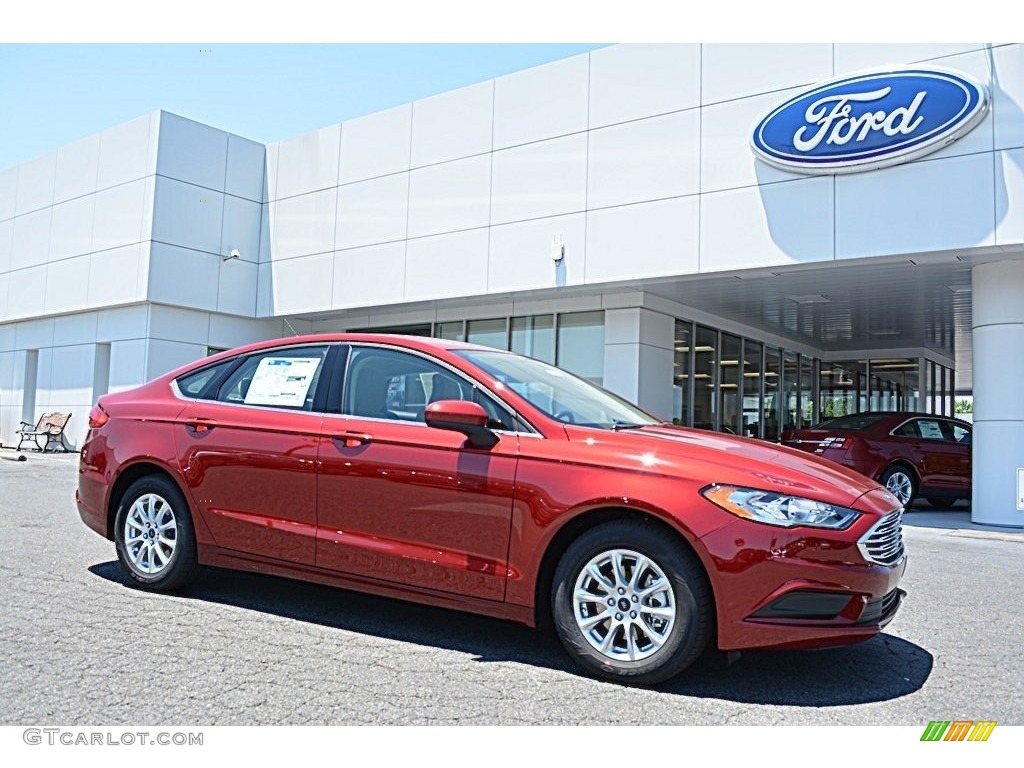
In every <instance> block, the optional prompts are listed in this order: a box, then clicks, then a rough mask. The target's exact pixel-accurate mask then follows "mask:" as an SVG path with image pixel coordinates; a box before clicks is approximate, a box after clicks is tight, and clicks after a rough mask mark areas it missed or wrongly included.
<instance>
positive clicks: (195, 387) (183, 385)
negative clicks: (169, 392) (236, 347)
mask: <svg viewBox="0 0 1024 768" xmlns="http://www.w3.org/2000/svg"><path fill="white" fill-rule="evenodd" d="M234 362H235V361H234V359H231V360H224V361H222V362H219V363H217V364H216V365H211V366H210V367H208V368H203V369H202V370H199V371H194V372H193V373H187V374H185V375H184V376H180V377H179V378H177V379H175V381H176V382H177V384H178V389H179V390H180V391H181V394H183V395H184V396H185V397H200V396H201V395H202V394H203V390H204V389H206V387H207V385H208V384H209V383H210V382H212V381H213V380H214V379H215V378H217V376H219V375H220V374H221V372H222V371H225V370H227V369H228V368H229V367H230V366H232V365H234Z"/></svg>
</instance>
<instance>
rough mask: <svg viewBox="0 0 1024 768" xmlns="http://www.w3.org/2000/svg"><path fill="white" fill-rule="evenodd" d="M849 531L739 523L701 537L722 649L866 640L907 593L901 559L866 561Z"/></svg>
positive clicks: (860, 530)
mask: <svg viewBox="0 0 1024 768" xmlns="http://www.w3.org/2000/svg"><path fill="white" fill-rule="evenodd" d="M873 524H874V521H873V520H871V519H863V520H862V521H858V523H857V524H855V525H854V526H853V527H852V528H851V529H850V530H848V531H839V532H835V531H818V530H813V529H806V528H804V529H786V528H772V527H771V526H767V525H760V524H757V523H750V522H747V521H741V520H737V521H736V522H734V523H731V524H729V525H726V526H725V527H724V528H720V529H718V530H716V531H714V532H712V533H710V534H708V535H707V536H705V537H703V538H702V539H701V540H700V542H701V544H702V545H703V546H704V547H705V549H706V552H707V555H708V556H709V557H710V558H711V559H712V561H713V563H714V567H713V569H711V572H712V573H713V574H714V576H713V587H714V591H715V602H716V610H717V619H718V647H719V648H720V649H721V650H749V649H754V648H821V647H827V646H833V645H845V644H848V643H857V642H860V641H862V640H867V639H869V638H871V637H873V636H874V635H876V634H877V633H878V632H879V631H881V629H882V628H883V627H885V626H886V625H887V624H888V623H889V622H890V621H892V619H893V617H894V616H895V615H896V613H897V611H898V610H899V608H900V605H901V604H902V601H903V598H904V597H905V595H906V593H905V592H904V591H903V590H901V589H900V588H899V583H900V581H901V579H902V578H903V574H904V571H905V570H906V565H907V559H906V557H905V556H904V557H902V558H901V559H900V560H899V561H898V562H896V563H893V564H892V565H881V564H877V563H871V562H868V561H866V560H865V559H864V557H863V555H862V554H861V552H860V549H859V547H858V544H857V542H858V539H859V538H860V537H861V536H862V535H864V533H865V532H866V531H867V529H868V528H869V527H870V526H871V525H873Z"/></svg>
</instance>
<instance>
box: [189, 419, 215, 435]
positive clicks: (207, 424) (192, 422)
mask: <svg viewBox="0 0 1024 768" xmlns="http://www.w3.org/2000/svg"><path fill="white" fill-rule="evenodd" d="M185 426H186V427H187V428H188V429H190V430H191V431H193V432H195V433H196V434H202V433H204V432H209V431H210V430H211V429H213V428H214V427H216V426H217V422H216V421H214V420H213V419H204V418H201V417H200V418H194V419H187V420H186V421H185Z"/></svg>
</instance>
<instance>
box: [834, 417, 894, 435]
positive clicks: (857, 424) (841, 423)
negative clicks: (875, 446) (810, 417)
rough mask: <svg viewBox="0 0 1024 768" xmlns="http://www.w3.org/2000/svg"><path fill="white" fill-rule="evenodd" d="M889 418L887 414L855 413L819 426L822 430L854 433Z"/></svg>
mask: <svg viewBox="0 0 1024 768" xmlns="http://www.w3.org/2000/svg"><path fill="white" fill-rule="evenodd" d="M887 418H889V417H888V416H886V415H885V414H877V413H874V414H872V413H853V414H850V415H849V416H840V417H839V418H838V419H832V420H831V421H823V422H821V424H819V425H818V426H819V427H821V428H822V429H847V430H850V431H852V432H859V431H860V430H862V429H867V428H868V427H871V426H873V425H875V424H877V423H878V422H880V421H881V420H882V419H887Z"/></svg>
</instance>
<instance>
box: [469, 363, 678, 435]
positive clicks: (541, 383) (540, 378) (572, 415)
mask: <svg viewBox="0 0 1024 768" xmlns="http://www.w3.org/2000/svg"><path fill="white" fill-rule="evenodd" d="M458 354H459V355H461V356H462V357H464V358H465V359H466V360H469V361H470V362H471V363H473V364H474V365H476V366H477V367H478V368H480V369H482V370H484V371H486V372H487V373H488V374H490V375H491V376H493V377H494V378H495V379H497V380H498V381H500V382H501V383H502V384H504V385H505V386H507V387H508V388H509V389H511V390H512V391H513V392H515V393H516V394H517V395H519V396H520V397H523V398H525V399H526V400H528V401H529V402H530V403H531V404H532V405H534V406H535V407H536V408H538V409H539V410H541V411H543V412H544V413H546V414H547V415H548V416H550V417H551V418H553V419H556V420H557V421H561V422H562V423H564V424H579V425H581V426H586V427H599V428H602V429H624V428H629V427H638V426H644V425H646V424H660V423H661V422H660V421H659V420H658V419H655V418H654V417H653V416H650V415H648V414H646V413H644V412H643V411H641V410H640V409H639V408H637V407H636V406H634V405H630V404H629V403H627V402H626V401H625V400H623V399H622V398H621V397H618V396H617V395H613V394H612V393H611V392H607V391H605V390H603V389H601V388H600V387H599V386H597V385H596V384H591V383H590V382H589V381H586V380H585V379H581V378H579V377H577V376H574V375H573V374H571V373H569V372H568V371H563V370H562V369H561V368H556V367H555V366H553V365H548V364H547V363H542V362H540V361H539V360H534V359H532V358H529V357H522V356H520V355H516V354H513V353H511V352H490V351H486V352H485V351H479V350H458Z"/></svg>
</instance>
